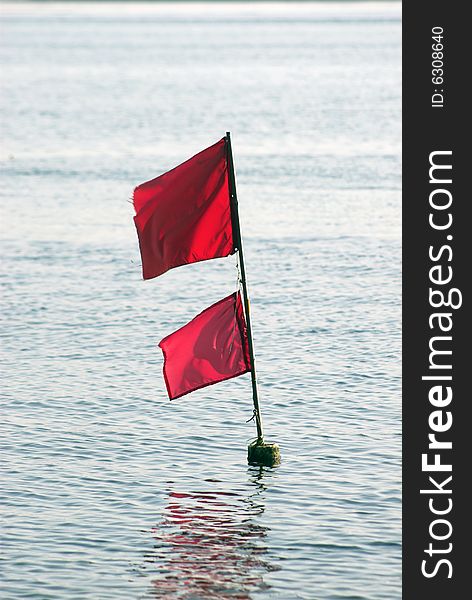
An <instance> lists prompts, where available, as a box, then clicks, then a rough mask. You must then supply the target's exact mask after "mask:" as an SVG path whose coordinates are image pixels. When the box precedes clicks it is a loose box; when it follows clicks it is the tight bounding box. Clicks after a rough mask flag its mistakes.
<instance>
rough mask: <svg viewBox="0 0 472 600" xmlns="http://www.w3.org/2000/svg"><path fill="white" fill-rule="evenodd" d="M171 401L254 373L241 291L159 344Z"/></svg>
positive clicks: (204, 312)
mask: <svg viewBox="0 0 472 600" xmlns="http://www.w3.org/2000/svg"><path fill="white" fill-rule="evenodd" d="M159 347H160V348H162V352H163V353H164V379H165V382H166V387H167V392H168V394H169V398H170V399H171V400H173V399H174V398H179V397H180V396H183V395H184V394H188V393H189V392H192V391H194V390H198V389H199V388H202V387H205V386H207V385H211V384H212V383H218V382H219V381H224V380H225V379H231V378H232V377H237V376H238V375H242V374H243V373H247V372H248V371H250V370H251V366H250V365H251V360H250V358H249V348H248V342H247V335H246V323H245V321H244V314H243V307H242V304H241V296H240V294H239V292H234V293H233V294H231V296H228V297H227V298H224V299H223V300H220V301H219V302H217V303H216V304H213V305H212V306H210V307H209V308H207V309H205V310H204V311H203V312H201V313H200V314H199V315H197V316H196V317H195V318H194V319H192V320H191V321H190V323H187V325H184V326H183V327H181V328H180V329H178V330H177V331H175V332H174V333H171V334H170V335H168V336H167V337H165V338H164V339H163V340H161V341H160V342H159Z"/></svg>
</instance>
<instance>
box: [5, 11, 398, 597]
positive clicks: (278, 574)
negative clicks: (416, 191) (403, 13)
mask: <svg viewBox="0 0 472 600" xmlns="http://www.w3.org/2000/svg"><path fill="white" fill-rule="evenodd" d="M1 13H2V16H1V29H2V36H1V37H2V42H1V62H2V75H1V77H2V99H1V102H2V122H1V128H2V139H3V142H2V149H1V158H2V172H3V174H2V185H1V187H0V194H1V209H0V210H1V237H2V250H1V265H2V266H1V268H2V275H1V277H2V278H1V283H2V313H1V316H2V321H3V324H2V359H1V364H2V371H3V376H2V386H1V395H2V408H1V425H0V430H1V434H0V446H1V448H0V450H1V462H2V484H1V489H0V497H1V511H2V522H1V533H0V547H1V548H0V570H1V573H0V577H1V583H0V590H1V592H0V596H1V597H2V599H5V600H13V599H15V600H16V599H29V598H34V599H41V600H42V599H44V600H46V599H66V600H69V599H71V600H72V599H85V598H87V599H98V600H102V599H103V600H106V599H114V600H117V599H123V600H134V599H151V598H166V599H167V598H170V599H173V598H176V599H185V600H207V599H221V600H229V599H237V600H244V599H250V600H269V599H273V598H274V599H275V598H276V599H280V600H294V599H304V600H328V599H329V600H335V599H336V600H340V599H344V600H348V599H349V600H393V599H398V598H400V595H401V594H400V566H401V563H400V551H401V547H400V542H401V536H400V532H401V527H400V525H401V521H400V500H401V499H400V417H401V415H400V317H401V314H400V237H399V231H400V135H401V131H400V4H398V3H393V4H390V3H379V4H372V3H371V4H351V3H340V4H336V3H323V4H300V5H283V4H274V5H270V4H264V5H256V4H249V5H247V4H246V5H215V4H198V5H192V6H183V5H169V4H167V5H166V4H137V3H135V4H123V3H121V4H118V5H117V4H110V3H106V4H78V5H74V4H72V5H71V4H67V5H61V4H37V3H35V4H24V5H23V4H11V5H9V4H3V6H2V8H1ZM226 130H230V131H231V132H232V136H233V151H234V155H235V164H236V169H237V178H238V193H239V202H240V212H241V220H242V228H243V235H244V242H245V255H246V267H247V273H248V279H249V286H250V293H251V300H252V316H253V321H254V323H253V328H254V340H255V348H256V355H257V366H258V372H259V382H260V394H261V403H262V409H263V419H264V424H265V429H266V435H267V438H268V439H269V440H274V441H277V442H278V443H279V445H280V447H281V451H282V463H281V465H280V466H279V467H276V468H273V469H270V468H258V467H249V466H248V465H247V463H246V447H247V443H248V442H249V441H250V439H252V437H253V436H254V434H255V428H254V423H253V422H249V423H246V421H247V420H248V419H249V418H250V417H251V414H252V399H251V383H250V376H249V375H248V374H246V375H244V376H242V377H239V378H236V379H233V380H230V381H227V382H224V383H221V384H218V385H215V386H211V387H207V388H205V389H203V390H200V391H197V392H195V393H193V394H190V395H188V396H185V397H183V398H181V399H179V400H176V401H174V402H169V400H168V399H167V396H166V392H165V385H164V382H163V379H162V374H161V371H162V357H161V354H160V350H159V349H158V348H157V347H156V345H157V342H158V341H159V340H160V339H161V338H162V337H164V336H165V335H167V334H169V333H171V332H172V331H174V330H175V329H177V328H178V327H180V326H181V325H183V324H184V323H186V322H187V321H188V320H190V319H191V318H192V317H193V316H194V315H195V314H197V313H198V312H200V311H201V310H202V309H204V308H205V307H207V306H209V305H210V304H212V303H214V302H216V301H217V300H219V299H220V298H223V297H224V296H226V295H228V294H229V293H231V292H232V291H233V290H234V289H235V285H236V278H237V270H236V267H235V257H234V256H233V257H228V258H227V259H220V260H214V261H208V262H205V263H200V264H196V265H190V266H185V267H181V268H179V269H174V270H172V271H170V272H168V273H166V274H165V275H163V276H162V277H159V278H157V279H153V280H150V281H146V282H143V281H142V280H141V271H140V257H139V249H138V244H137V237H136V232H135V229H134V224H133V222H132V216H133V210H132V205H131V204H130V203H129V199H130V197H131V194H132V191H133V188H134V186H135V185H137V184H138V183H141V182H142V181H145V180H147V179H150V178H152V177H155V176H157V175H158V174H160V173H162V172H163V171H165V170H167V169H168V168H170V167H172V166H174V165H176V164H177V163H179V162H181V161H182V160H184V159H186V158H188V157H189V156H191V155H193V154H194V153H196V152H198V151H199V150H201V149H203V148H205V147H206V146H208V145H210V144H212V143H214V142H215V141H217V140H218V139H220V138H221V137H222V136H223V135H224V133H225V131H226Z"/></svg>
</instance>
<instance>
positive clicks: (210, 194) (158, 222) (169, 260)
mask: <svg viewBox="0 0 472 600" xmlns="http://www.w3.org/2000/svg"><path fill="white" fill-rule="evenodd" d="M133 203H134V208H135V210H136V216H135V217H134V222H135V224H136V229H137V230H138V238H139V247H140V250H141V259H142V264H143V278H144V279H151V278H152V277H157V276H158V275H161V274H162V273H165V272H166V271H168V270H169V269H172V268H173V267H179V266H180V265H185V264H190V263H194V262H198V261H200V260H208V259H210V258H219V257H222V256H228V255H229V254H232V253H233V252H234V244H233V234H232V225H231V210H230V200H229V186H228V169H227V165H226V145H225V138H223V139H221V140H220V141H219V142H217V143H216V144H214V145H213V146H210V147H209V148H207V149H206V150H203V151H202V152H200V153H199V154H196V155H195V156H194V157H193V158H190V159H189V160H187V161H186V162H184V163H182V164H181V165H179V166H178V167H175V168H174V169H172V170H171V171H168V172H167V173H164V174H163V175H160V176H159V177H156V179H152V180H151V181H147V182H146V183H142V184H141V185H139V186H138V187H137V188H136V189H135V190H134V195H133Z"/></svg>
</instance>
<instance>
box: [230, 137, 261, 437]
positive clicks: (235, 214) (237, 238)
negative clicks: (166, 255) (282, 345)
mask: <svg viewBox="0 0 472 600" xmlns="http://www.w3.org/2000/svg"><path fill="white" fill-rule="evenodd" d="M226 151H227V161H228V175H229V177H228V179H229V195H230V202H231V220H232V223H233V240H234V245H235V247H236V248H237V250H238V260H239V268H240V272H241V283H242V286H243V301H244V312H245V313H246V325H247V341H248V346H249V357H250V359H251V380H252V400H253V403H254V416H255V418H256V427H257V441H258V442H263V435H262V417H261V410H260V408H259V396H258V393H257V380H256V362H255V360H254V345H253V342H252V327H251V313H250V308H249V296H248V293H247V282H246V269H245V267H244V254H243V244H242V239H241V225H240V222H239V210H238V197H237V194H236V178H235V175H234V164H233V152H232V150H231V135H230V133H229V131H227V132H226Z"/></svg>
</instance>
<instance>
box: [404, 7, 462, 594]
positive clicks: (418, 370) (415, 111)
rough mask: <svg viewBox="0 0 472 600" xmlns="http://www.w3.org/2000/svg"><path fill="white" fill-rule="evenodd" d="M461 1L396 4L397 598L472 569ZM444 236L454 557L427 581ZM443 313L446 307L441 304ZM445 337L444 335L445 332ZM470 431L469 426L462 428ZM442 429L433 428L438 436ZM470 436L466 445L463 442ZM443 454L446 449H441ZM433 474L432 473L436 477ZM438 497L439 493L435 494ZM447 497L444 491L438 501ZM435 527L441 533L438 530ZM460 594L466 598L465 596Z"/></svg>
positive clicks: (451, 589) (434, 589) (438, 586)
mask: <svg viewBox="0 0 472 600" xmlns="http://www.w3.org/2000/svg"><path fill="white" fill-rule="evenodd" d="M465 9H466V4H464V3H462V4H461V3H460V2H458V1H457V0H448V1H447V2H438V1H437V0H430V1H429V2H414V1H410V2H404V3H403V59H402V60H403V598H404V599H405V600H416V599H418V600H423V599H427V600H436V599H442V600H444V599H446V598H447V599H448V600H455V599H459V598H463V597H466V596H467V594H469V593H470V587H471V586H470V583H469V582H468V579H469V576H468V571H470V578H471V579H472V566H469V565H468V563H469V555H470V549H469V547H468V546H469V545H468V543H467V541H468V531H469V530H471V527H470V520H469V519H468V518H466V511H467V509H468V507H469V506H471V505H472V501H471V497H470V496H469V494H472V492H470V491H468V489H467V488H468V487H469V486H468V472H470V471H471V470H472V469H471V468H470V466H467V464H468V463H470V462H472V451H471V446H472V430H470V426H471V421H470V420H469V417H468V415H469V413H470V411H469V410H468V407H469V404H470V403H472V391H471V389H468V388H470V387H471V386H470V385H469V386H468V382H467V381H466V374H467V372H468V371H469V372H470V373H471V375H472V364H470V363H471V361H472V342H471V339H470V338H471V337H472V328H471V320H470V293H469V288H470V285H469V280H470V278H471V277H472V268H471V267H470V265H469V262H470V259H471V258H472V252H471V249H470V246H469V244H468V243H467V242H468V240H469V239H471V240H472V219H469V220H468V219H467V215H468V214H470V209H471V207H472V195H471V192H470V190H468V185H467V180H468V177H469V173H470V174H471V175H472V168H471V167H468V162H469V156H470V154H471V150H470V149H469V148H468V145H469V144H468V143H467V141H468V140H467V136H468V137H472V133H471V130H472V127H471V122H472V120H471V118H470V114H469V110H470V109H469V110H466V103H469V102H468V99H467V92H466V89H467V88H468V87H469V85H470V83H469V82H468V80H469V78H470V72H471V67H470V62H471V56H472V53H471V52H470V39H471V38H472V35H471V33H470V30H469V32H467V29H468V28H469V29H470V23H469V24H468V20H467V18H466V16H465ZM433 27H442V28H443V30H444V37H443V43H444V48H443V52H444V57H443V62H444V67H443V68H444V82H443V84H442V85H433V82H432V68H433V67H432V60H433V59H432V52H433V49H432V44H433V43H434V41H433V40H432V28H433ZM434 88H438V89H443V91H444V106H443V108H433V107H432V103H431V99H432V94H433V93H434ZM436 150H452V179H453V183H452V186H449V189H450V190H451V191H452V194H453V204H452V208H451V210H452V214H453V223H452V226H451V229H450V230H448V231H447V234H451V235H452V236H453V239H452V240H451V241H449V240H448V241H446V240H445V238H446V232H441V231H435V230H433V229H432V228H431V227H430V226H429V223H428V218H429V213H430V207H429V194H430V192H431V191H432V189H433V186H432V185H431V184H430V183H429V175H428V171H429V155H430V153H431V152H433V151H436ZM448 242H449V243H450V245H451V247H452V250H453V258H452V261H451V262H450V263H447V262H444V263H443V264H445V265H447V264H450V265H451V266H452V269H453V282H452V284H451V285H452V286H453V287H457V288H459V289H460V290H461V292H462V294H463V304H462V307H461V308H460V309H457V310H451V312H452V313H453V314H452V317H453V329H452V333H451V334H450V335H452V337H453V341H452V350H453V354H452V365H453V368H452V372H451V373H452V377H453V379H452V383H451V385H452V388H453V400H452V403H451V405H450V407H449V408H448V409H444V410H451V411H452V415H453V425H452V428H451V429H450V430H449V431H448V432H447V433H444V434H442V436H443V439H451V440H452V443H453V447H452V450H448V451H443V460H445V459H446V458H450V459H451V460H452V465H453V470H452V473H450V474H451V475H452V476H453V479H452V495H451V496H450V497H451V498H452V500H453V508H452V511H451V513H450V514H449V515H447V518H449V520H450V522H451V524H452V527H453V532H452V535H451V537H450V539H448V540H447V541H445V542H443V543H442V546H441V543H440V542H437V547H438V548H440V547H443V548H444V547H445V546H447V542H451V543H452V545H453V547H452V551H451V552H450V553H449V554H443V555H439V554H437V555H435V556H436V557H437V559H440V558H441V557H444V558H448V559H449V560H450V561H451V564H452V569H453V570H452V578H450V579H449V578H448V577H447V575H448V568H446V567H445V566H444V565H443V566H442V567H441V568H440V569H439V571H438V574H437V575H436V576H434V577H432V578H426V577H425V576H424V575H423V574H422V572H421V565H422V561H423V560H424V559H425V558H426V559H428V560H429V561H430V562H429V563H428V564H429V565H430V567H429V568H431V565H434V561H435V558H433V559H431V558H430V557H429V556H428V555H427V554H425V552H424V550H425V549H427V548H428V545H429V543H430V542H434V540H432V539H431V538H430V534H429V530H428V529H429V526H430V523H431V522H432V521H433V520H434V519H435V518H439V517H435V516H434V515H432V514H431V512H430V510H429V507H428V500H429V498H428V496H427V495H421V494H420V489H425V488H426V489H427V488H431V487H432V486H431V485H430V484H429V482H428V476H429V475H432V476H434V473H423V472H422V469H421V455H422V454H423V453H425V452H427V451H428V441H429V440H428V433H430V432H431V430H430V429H429V425H428V416H429V414H430V412H431V411H432V410H435V408H434V407H432V406H431V404H430V403H429V401H428V391H429V389H430V387H431V385H432V383H431V382H427V381H422V379H421V377H422V376H423V375H426V374H428V365H429V347H428V342H429V339H430V337H431V336H432V335H434V334H433V333H432V331H431V329H430V327H429V323H428V317H429V315H430V314H431V312H434V309H431V307H430V305H429V299H428V294H429V287H430V281H429V269H430V268H431V266H432V264H434V263H431V260H430V259H429V256H428V251H429V247H430V245H433V246H434V247H436V248H438V247H440V246H441V245H442V244H446V243H448ZM443 310H445V309H443ZM444 335H447V334H444ZM469 430H470V431H469ZM439 435H440V434H438V437H439ZM469 440H470V442H469ZM446 452H447V453H448V454H446ZM444 475H445V474H444V473H442V474H441V473H438V479H444ZM437 497H438V498H439V496H437ZM445 497H446V496H442V498H445ZM438 531H439V530H438ZM464 594H466V596H464Z"/></svg>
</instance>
